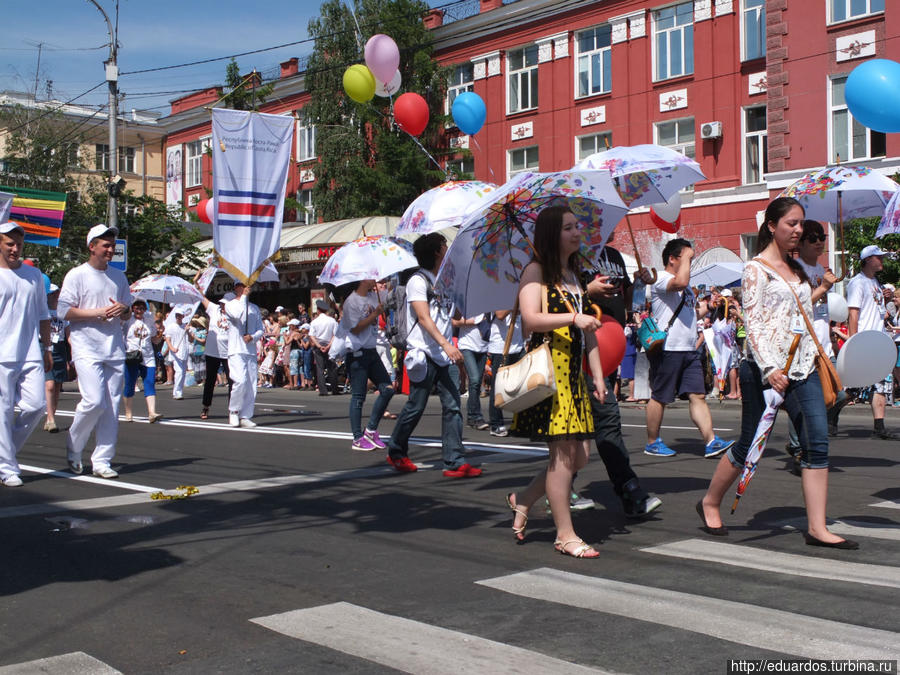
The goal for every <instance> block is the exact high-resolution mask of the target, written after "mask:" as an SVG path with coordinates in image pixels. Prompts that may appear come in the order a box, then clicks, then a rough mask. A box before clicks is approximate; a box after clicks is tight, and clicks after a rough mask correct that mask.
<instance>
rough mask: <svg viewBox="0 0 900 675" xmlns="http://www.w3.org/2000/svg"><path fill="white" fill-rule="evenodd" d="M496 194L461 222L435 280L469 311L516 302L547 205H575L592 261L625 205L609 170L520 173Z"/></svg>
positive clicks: (500, 307)
mask: <svg viewBox="0 0 900 675" xmlns="http://www.w3.org/2000/svg"><path fill="white" fill-rule="evenodd" d="M492 194H493V198H492V200H491V201H490V203H488V204H486V205H483V206H482V208H481V209H480V210H479V211H478V212H477V213H475V214H473V215H472V216H470V218H469V219H468V220H467V221H466V222H465V223H463V225H462V226H461V227H460V229H459V232H458V233H457V235H456V239H455V240H454V241H453V244H452V245H451V246H450V249H449V250H448V251H447V255H446V256H445V257H444V262H443V263H442V265H441V269H440V270H439V271H438V276H437V280H436V282H435V290H436V291H438V292H440V293H443V294H444V295H445V296H446V297H449V299H451V300H452V301H453V303H454V304H455V305H456V307H457V308H458V309H459V310H460V312H461V313H462V315H463V316H465V317H471V316H475V315H477V314H481V313H483V312H492V311H496V310H503V309H510V308H511V307H512V304H513V301H514V299H515V296H516V290H517V288H518V285H519V279H520V278H521V276H522V270H523V269H524V268H525V266H526V265H527V264H528V263H529V261H530V260H531V258H532V254H533V249H532V245H531V240H532V238H533V234H534V222H535V219H536V218H537V215H538V213H540V212H541V211H542V210H543V209H544V208H546V207H548V206H552V205H555V204H561V205H565V206H567V207H568V208H569V209H571V210H572V212H573V213H574V214H575V216H576V217H577V218H578V221H579V224H580V225H581V227H582V231H583V236H584V243H585V246H583V247H582V255H583V256H584V257H585V258H586V259H587V260H588V261H589V262H591V263H592V264H594V263H595V261H594V256H595V253H594V252H595V251H597V250H599V249H601V248H602V247H603V245H604V244H605V243H606V241H607V240H608V239H609V236H610V234H612V231H613V228H614V227H615V226H616V223H618V222H619V220H621V218H622V216H623V215H624V214H625V212H626V211H627V207H626V206H625V204H624V203H623V202H622V200H621V198H620V197H619V196H618V194H617V193H616V191H615V188H614V187H613V184H612V179H611V176H610V174H609V172H607V171H580V170H570V171H559V172H555V173H522V174H518V175H516V176H515V177H514V178H513V179H512V180H510V181H509V182H507V183H506V184H504V185H503V186H502V187H501V188H499V189H498V190H496V191H494V192H493V193H492Z"/></svg>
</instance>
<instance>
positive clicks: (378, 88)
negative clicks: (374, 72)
mask: <svg viewBox="0 0 900 675" xmlns="http://www.w3.org/2000/svg"><path fill="white" fill-rule="evenodd" d="M401 81H402V78H401V77H400V71H399V70H398V71H396V72H395V73H394V76H393V77H392V78H391V81H390V82H387V83H385V82H377V81H376V82H375V95H376V96H381V97H382V98H387V97H388V96H393V95H394V94H396V93H397V92H398V91H400V83H401Z"/></svg>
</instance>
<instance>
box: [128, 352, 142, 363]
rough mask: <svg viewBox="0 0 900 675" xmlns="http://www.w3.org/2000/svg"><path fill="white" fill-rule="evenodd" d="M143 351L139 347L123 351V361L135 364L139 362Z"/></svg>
mask: <svg viewBox="0 0 900 675" xmlns="http://www.w3.org/2000/svg"><path fill="white" fill-rule="evenodd" d="M143 356H144V353H143V352H142V351H141V350H140V349H129V350H128V351H127V352H125V363H127V364H130V365H135V364H137V363H140V362H141V359H142V358H143Z"/></svg>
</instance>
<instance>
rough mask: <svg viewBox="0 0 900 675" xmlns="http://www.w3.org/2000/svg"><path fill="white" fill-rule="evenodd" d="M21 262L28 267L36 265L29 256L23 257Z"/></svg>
mask: <svg viewBox="0 0 900 675" xmlns="http://www.w3.org/2000/svg"><path fill="white" fill-rule="evenodd" d="M22 263H23V264H25V265H28V266H29V267H36V265H35V264H34V260H32V259H31V258H25V259H24V260H23V261H22Z"/></svg>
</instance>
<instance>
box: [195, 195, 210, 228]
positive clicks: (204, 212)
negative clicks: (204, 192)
mask: <svg viewBox="0 0 900 675" xmlns="http://www.w3.org/2000/svg"><path fill="white" fill-rule="evenodd" d="M197 216H198V217H199V218H200V220H201V221H203V222H204V223H209V224H210V225H212V200H211V199H201V200H200V201H199V202H197Z"/></svg>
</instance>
